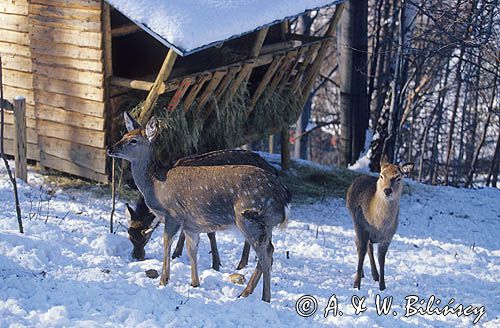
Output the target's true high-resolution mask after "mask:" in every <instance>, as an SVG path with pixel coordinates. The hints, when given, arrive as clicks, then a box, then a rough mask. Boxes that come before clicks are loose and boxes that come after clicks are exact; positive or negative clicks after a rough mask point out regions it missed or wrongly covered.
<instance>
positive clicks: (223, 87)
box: [214, 65, 241, 100]
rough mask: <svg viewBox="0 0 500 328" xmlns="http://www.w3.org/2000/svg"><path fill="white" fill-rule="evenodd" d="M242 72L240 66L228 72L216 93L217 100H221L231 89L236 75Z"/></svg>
mask: <svg viewBox="0 0 500 328" xmlns="http://www.w3.org/2000/svg"><path fill="white" fill-rule="evenodd" d="M240 70H241V66H240V65H236V66H234V67H231V68H229V71H228V72H227V74H226V76H224V79H223V80H222V82H221V83H220V84H219V86H218V87H217V89H216V90H215V92H214V96H215V98H216V99H217V100H219V99H220V98H221V96H222V95H223V94H224V92H226V90H227V88H228V87H229V85H230V84H231V82H232V81H233V80H234V78H235V76H236V74H238V72H239V71H240Z"/></svg>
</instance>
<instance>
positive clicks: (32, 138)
mask: <svg viewBox="0 0 500 328" xmlns="http://www.w3.org/2000/svg"><path fill="white" fill-rule="evenodd" d="M4 129H5V130H4V131H5V138H7V139H11V140H14V139H15V135H16V128H15V126H14V125H13V124H5V125H4ZM26 142H29V143H32V144H36V143H37V142H38V135H37V133H36V129H33V128H26Z"/></svg>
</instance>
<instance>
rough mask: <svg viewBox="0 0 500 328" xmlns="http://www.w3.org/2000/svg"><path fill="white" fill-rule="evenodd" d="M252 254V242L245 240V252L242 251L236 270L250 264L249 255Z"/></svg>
mask: <svg viewBox="0 0 500 328" xmlns="http://www.w3.org/2000/svg"><path fill="white" fill-rule="evenodd" d="M249 255H250V244H249V243H248V241H246V240H245V245H244V246H243V253H241V259H240V263H239V264H238V266H237V267H236V270H241V269H243V268H244V267H246V266H247V264H248V256H249Z"/></svg>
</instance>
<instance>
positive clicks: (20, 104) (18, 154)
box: [14, 96, 28, 182]
mask: <svg viewBox="0 0 500 328" xmlns="http://www.w3.org/2000/svg"><path fill="white" fill-rule="evenodd" d="M14 124H15V127H16V135H15V137H14V138H15V142H14V147H15V149H14V156H15V158H16V177H17V178H19V179H21V180H23V181H25V182H27V181H28V168H27V159H26V99H25V98H24V97H21V96H17V97H16V98H14Z"/></svg>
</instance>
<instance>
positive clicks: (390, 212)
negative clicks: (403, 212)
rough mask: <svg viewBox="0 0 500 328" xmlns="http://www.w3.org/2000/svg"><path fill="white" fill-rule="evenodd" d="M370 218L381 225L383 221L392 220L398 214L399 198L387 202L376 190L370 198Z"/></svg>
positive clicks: (381, 193)
mask: <svg viewBox="0 0 500 328" xmlns="http://www.w3.org/2000/svg"><path fill="white" fill-rule="evenodd" d="M368 210H369V213H370V215H369V216H370V217H372V218H374V219H375V220H376V221H379V222H380V223H382V222H383V221H388V220H391V221H392V220H394V219H396V217H397V214H398V212H399V197H394V198H393V199H390V200H388V199H387V198H386V197H385V196H384V195H383V192H381V191H380V192H379V191H378V190H377V191H376V192H375V195H374V196H373V197H372V199H371V201H370V205H369V209H368Z"/></svg>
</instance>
